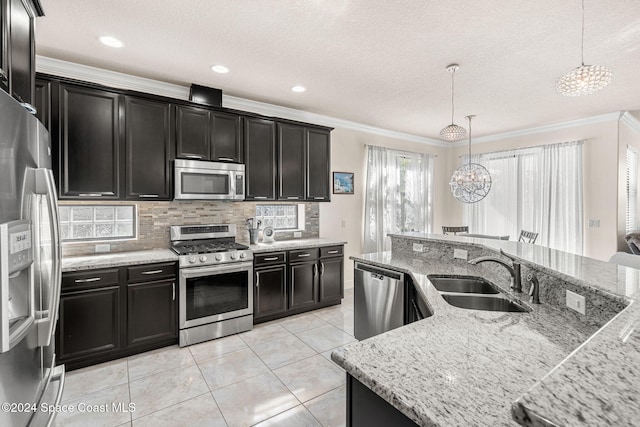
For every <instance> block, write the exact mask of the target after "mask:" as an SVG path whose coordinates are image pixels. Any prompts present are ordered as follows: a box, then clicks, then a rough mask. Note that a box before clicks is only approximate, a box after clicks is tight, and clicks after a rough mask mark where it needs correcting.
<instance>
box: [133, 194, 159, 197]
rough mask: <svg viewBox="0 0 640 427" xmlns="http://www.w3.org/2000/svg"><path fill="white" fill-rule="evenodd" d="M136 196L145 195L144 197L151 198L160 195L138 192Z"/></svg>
mask: <svg viewBox="0 0 640 427" xmlns="http://www.w3.org/2000/svg"><path fill="white" fill-rule="evenodd" d="M138 197H146V198H153V197H160V196H158V195H157V194H140V195H139V196H138Z"/></svg>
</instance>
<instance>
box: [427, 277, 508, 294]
mask: <svg viewBox="0 0 640 427" xmlns="http://www.w3.org/2000/svg"><path fill="white" fill-rule="evenodd" d="M427 278H428V279H429V281H431V283H432V284H433V286H435V288H436V289H437V290H439V291H440V292H458V293H471V294H498V293H500V291H499V290H498V288H496V286H495V285H493V284H492V283H490V282H488V281H487V280H485V279H483V278H482V277H475V276H439V275H429V276H427Z"/></svg>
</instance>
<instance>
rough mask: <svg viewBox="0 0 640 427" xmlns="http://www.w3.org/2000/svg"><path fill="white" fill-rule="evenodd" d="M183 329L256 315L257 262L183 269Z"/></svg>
mask: <svg viewBox="0 0 640 427" xmlns="http://www.w3.org/2000/svg"><path fill="white" fill-rule="evenodd" d="M179 314H180V329H185V328H191V327H194V326H199V325H204V324H207V323H213V322H219V321H221V320H226V319H233V318H235V317H239V316H245V315H248V314H253V263H251V262H242V263H235V264H228V265H216V266H212V267H201V268H198V267H195V268H183V269H181V270H180V310H179Z"/></svg>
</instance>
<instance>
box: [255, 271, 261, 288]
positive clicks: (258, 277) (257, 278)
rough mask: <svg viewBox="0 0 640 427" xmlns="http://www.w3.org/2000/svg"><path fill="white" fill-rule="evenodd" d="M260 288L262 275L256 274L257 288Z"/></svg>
mask: <svg viewBox="0 0 640 427" xmlns="http://www.w3.org/2000/svg"><path fill="white" fill-rule="evenodd" d="M259 287H260V273H257V274H256V288H259Z"/></svg>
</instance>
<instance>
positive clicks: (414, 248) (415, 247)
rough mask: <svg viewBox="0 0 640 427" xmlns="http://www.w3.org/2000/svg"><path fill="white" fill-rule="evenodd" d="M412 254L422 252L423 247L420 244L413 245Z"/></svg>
mask: <svg viewBox="0 0 640 427" xmlns="http://www.w3.org/2000/svg"><path fill="white" fill-rule="evenodd" d="M413 252H424V245H423V244H422V243H414V244H413Z"/></svg>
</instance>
